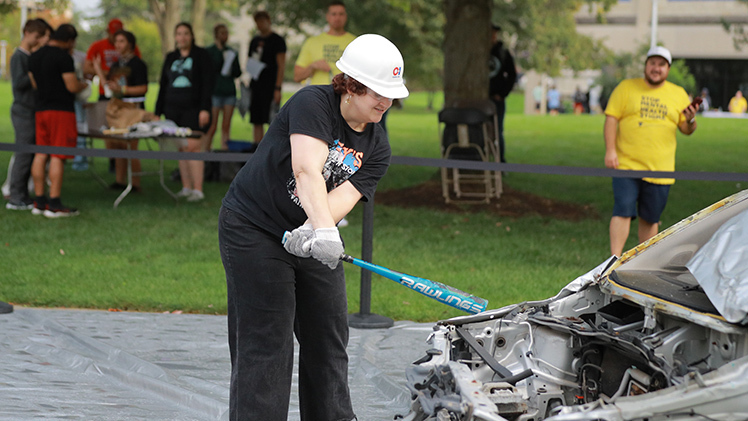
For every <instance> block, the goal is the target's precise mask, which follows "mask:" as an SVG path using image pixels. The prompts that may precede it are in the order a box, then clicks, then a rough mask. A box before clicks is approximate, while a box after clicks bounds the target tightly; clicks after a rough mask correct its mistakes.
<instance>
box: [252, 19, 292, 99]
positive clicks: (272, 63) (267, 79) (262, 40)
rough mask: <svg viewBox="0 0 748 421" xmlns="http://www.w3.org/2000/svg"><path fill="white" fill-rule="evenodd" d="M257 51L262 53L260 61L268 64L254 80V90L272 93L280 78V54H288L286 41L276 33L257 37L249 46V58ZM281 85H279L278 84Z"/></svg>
mask: <svg viewBox="0 0 748 421" xmlns="http://www.w3.org/2000/svg"><path fill="white" fill-rule="evenodd" d="M256 51H261V53H262V54H261V55H260V61H262V62H263V63H265V64H266V67H265V68H264V69H262V73H260V77H259V79H257V80H254V79H252V82H251V84H250V86H251V87H252V89H261V90H267V91H272V90H273V89H275V87H276V86H277V85H276V79H277V78H278V54H279V53H285V52H286V41H284V40H283V38H281V36H280V35H278V34H276V33H275V32H273V33H271V34H270V35H268V36H267V37H263V36H261V35H257V36H256V37H254V38H252V42H250V44H249V56H250V57H251V56H252V55H253V54H254V53H255V52H256ZM278 85H279V84H278Z"/></svg>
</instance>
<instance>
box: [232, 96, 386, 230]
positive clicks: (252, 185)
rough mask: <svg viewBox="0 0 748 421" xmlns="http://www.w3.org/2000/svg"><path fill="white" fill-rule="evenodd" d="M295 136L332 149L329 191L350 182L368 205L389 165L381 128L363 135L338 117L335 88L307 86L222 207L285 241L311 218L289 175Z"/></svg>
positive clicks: (326, 173)
mask: <svg viewBox="0 0 748 421" xmlns="http://www.w3.org/2000/svg"><path fill="white" fill-rule="evenodd" d="M291 134H304V135H308V136H311V137H314V138H317V139H321V140H324V141H325V142H327V143H328V144H329V145H330V146H329V151H330V152H329V154H328V156H327V162H325V165H324V169H323V175H324V177H325V180H326V184H327V191H328V192H329V191H331V190H332V189H334V188H335V187H337V186H339V185H340V184H342V183H343V182H345V181H346V180H350V182H351V183H352V184H353V186H354V187H355V188H356V189H357V190H358V191H359V192H360V193H361V194H362V195H363V197H364V200H370V199H371V198H372V196H373V195H374V190H375V189H376V187H377V183H378V182H379V180H380V179H381V178H382V177H383V176H384V174H385V173H386V172H387V167H388V166H389V163H390V155H391V150H390V144H389V142H388V141H387V135H386V134H385V132H384V130H383V129H382V127H381V126H380V125H379V124H367V125H366V128H365V130H364V131H363V132H361V133H359V132H356V131H355V130H353V129H351V127H350V126H349V125H348V123H346V121H345V120H344V119H343V116H342V115H341V114H340V95H337V94H335V92H334V91H333V89H332V86H331V85H318V86H307V87H305V88H303V89H301V90H300V91H298V92H297V93H296V94H295V95H294V96H293V97H291V99H289V100H288V102H287V103H286V104H285V105H284V106H283V108H281V110H280V113H278V116H277V117H276V118H275V120H273V123H272V124H271V125H270V128H269V129H268V131H267V133H266V134H265V136H264V137H263V138H262V143H260V145H259V147H258V148H257V150H256V151H255V153H254V154H253V155H252V157H251V158H250V159H249V160H248V161H247V163H246V164H245V165H244V167H243V168H242V169H241V171H239V173H238V174H237V175H236V177H235V178H234V181H233V182H232V183H231V186H230V187H229V191H228V193H226V197H224V199H223V205H224V206H225V207H226V208H228V209H231V210H232V211H234V212H238V213H239V214H241V215H243V216H244V217H246V218H247V219H249V220H250V221H252V223H254V224H255V225H257V226H258V227H260V228H262V229H264V230H265V231H267V232H269V233H271V234H273V235H276V236H278V239H279V241H280V238H281V237H282V236H283V232H284V231H291V230H293V229H295V228H296V227H298V226H299V225H301V224H303V223H304V221H306V219H307V216H306V213H305V212H304V209H303V208H302V207H301V202H300V201H299V197H298V195H297V192H296V179H295V178H294V176H293V170H292V169H291V141H290V135H291Z"/></svg>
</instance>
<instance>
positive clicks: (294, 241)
mask: <svg viewBox="0 0 748 421" xmlns="http://www.w3.org/2000/svg"><path fill="white" fill-rule="evenodd" d="M312 240H314V228H313V227H312V224H304V225H302V226H300V227H298V228H296V229H295V230H293V231H291V232H288V231H286V233H285V234H283V248H285V249H286V251H287V252H289V253H291V254H293V255H294V256H298V257H312Z"/></svg>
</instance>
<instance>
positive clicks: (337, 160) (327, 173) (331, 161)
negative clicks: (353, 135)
mask: <svg viewBox="0 0 748 421" xmlns="http://www.w3.org/2000/svg"><path fill="white" fill-rule="evenodd" d="M363 159H364V153H363V152H360V151H357V150H355V149H353V148H348V147H346V146H345V144H343V143H342V142H341V141H340V139H336V140H335V142H333V144H332V146H330V151H329V153H328V154H327V160H326V161H325V165H324V166H323V167H322V176H323V177H324V179H325V185H326V186H327V191H328V192H329V191H331V190H332V189H334V188H335V187H338V186H339V185H341V184H343V183H344V182H345V181H346V180H348V179H349V178H350V177H351V176H352V175H353V174H354V173H355V172H356V171H358V170H359V168H361V164H362V163H363ZM286 187H287V189H288V194H289V196H290V198H291V200H292V201H293V202H294V203H295V204H296V205H297V206H299V207H302V206H301V201H299V194H298V192H297V191H296V178H295V177H294V176H293V175H291V178H289V179H288V182H287V183H286Z"/></svg>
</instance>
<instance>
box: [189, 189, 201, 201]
mask: <svg viewBox="0 0 748 421" xmlns="http://www.w3.org/2000/svg"><path fill="white" fill-rule="evenodd" d="M203 199H205V195H204V194H203V192H201V191H200V190H192V193H191V194H190V195H189V197H187V201H188V202H199V201H201V200H203Z"/></svg>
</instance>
